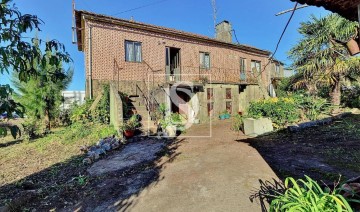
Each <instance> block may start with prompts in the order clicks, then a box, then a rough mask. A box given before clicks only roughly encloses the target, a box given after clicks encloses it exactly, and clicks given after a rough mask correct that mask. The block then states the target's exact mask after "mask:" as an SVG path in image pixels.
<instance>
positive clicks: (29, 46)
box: [0, 0, 71, 135]
mask: <svg viewBox="0 0 360 212" xmlns="http://www.w3.org/2000/svg"><path fill="white" fill-rule="evenodd" d="M41 24H42V21H41V20H40V19H39V18H38V17H37V16H35V15H30V14H24V15H23V14H21V12H20V11H19V10H18V9H17V8H16V7H15V5H11V0H1V4H0V45H1V46H0V74H3V73H5V72H7V73H9V72H10V71H13V72H16V73H18V78H19V80H20V81H28V80H30V79H31V78H33V77H36V76H38V75H39V73H38V70H39V69H37V68H36V67H35V66H39V65H40V66H43V67H45V66H46V65H47V62H46V60H47V59H46V52H56V54H52V55H51V57H50V58H48V59H49V61H48V62H49V64H50V65H52V66H54V67H57V68H55V69H54V70H52V72H51V73H50V74H49V75H47V76H46V77H47V78H48V80H52V81H56V80H59V79H60V80H61V79H64V78H66V76H65V75H64V73H63V71H62V68H61V67H60V66H59V64H61V63H63V62H64V63H69V62H71V58H70V55H69V54H68V53H67V52H66V51H65V47H64V45H63V44H61V43H59V42H58V41H57V40H50V41H47V42H43V41H42V40H39V44H40V45H43V46H44V47H45V52H42V51H38V49H37V48H36V46H34V45H33V42H32V40H33V39H34V38H29V37H25V35H26V34H27V33H29V32H31V31H32V30H34V29H36V30H38V31H40V25H41ZM12 92H13V91H12V89H10V87H9V85H0V114H2V113H4V112H7V114H8V116H10V117H11V114H12V112H20V109H21V107H20V105H19V104H17V103H15V102H14V101H13V100H12V99H11V97H10V96H11V93H12ZM11 127H12V126H11ZM10 129H11V132H13V131H15V130H14V128H13V127H12V128H10ZM17 131H18V128H17ZM0 135H6V128H5V127H4V126H2V125H0ZM13 135H14V134H13Z"/></svg>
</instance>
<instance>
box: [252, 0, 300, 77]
mask: <svg viewBox="0 0 360 212" xmlns="http://www.w3.org/2000/svg"><path fill="white" fill-rule="evenodd" d="M297 6H298V3H297V2H296V4H295V6H294V9H293V10H292V12H291V15H290V17H289V20H288V21H287V23H286V25H285V28H284V29H283V31H282V33H281V36H280V38H279V41H278V42H277V44H276V48H275V51H274V53H273V54H272V55H271V56H270V57H269V61H268V63H267V64H266V65H265V67H264V70H262V71H261V72H260V73H259V75H258V76H257V77H259V76H260V75H261V74H262V73H263V72H264V71H265V70H266V67H267V66H268V65H269V64H270V63H271V61H272V60H273V59H274V56H275V54H276V52H277V50H278V49H279V46H280V43H281V40H282V38H283V37H284V34H285V32H286V29H287V28H288V26H289V24H290V22H291V19H292V18H293V16H294V14H295V11H296V9H297Z"/></svg>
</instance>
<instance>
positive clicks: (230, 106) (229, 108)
mask: <svg viewBox="0 0 360 212" xmlns="http://www.w3.org/2000/svg"><path fill="white" fill-rule="evenodd" d="M226 111H227V112H228V113H231V111H232V102H230V101H228V102H226Z"/></svg>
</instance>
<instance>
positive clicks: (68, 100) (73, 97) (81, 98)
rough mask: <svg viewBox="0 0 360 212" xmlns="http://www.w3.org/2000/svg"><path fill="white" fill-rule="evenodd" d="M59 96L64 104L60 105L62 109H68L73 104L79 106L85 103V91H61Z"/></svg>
mask: <svg viewBox="0 0 360 212" xmlns="http://www.w3.org/2000/svg"><path fill="white" fill-rule="evenodd" d="M61 95H62V96H63V97H64V100H65V101H64V103H63V104H61V108H62V109H68V108H69V107H70V105H71V104H72V103H74V102H76V103H77V104H79V105H81V104H83V103H84V102H85V91H62V92H61Z"/></svg>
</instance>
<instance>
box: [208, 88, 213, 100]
mask: <svg viewBox="0 0 360 212" xmlns="http://www.w3.org/2000/svg"><path fill="white" fill-rule="evenodd" d="M213 98H214V90H213V89H212V88H208V89H207V99H208V100H212V99H213Z"/></svg>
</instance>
